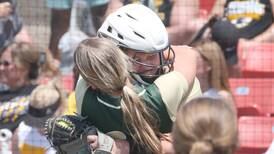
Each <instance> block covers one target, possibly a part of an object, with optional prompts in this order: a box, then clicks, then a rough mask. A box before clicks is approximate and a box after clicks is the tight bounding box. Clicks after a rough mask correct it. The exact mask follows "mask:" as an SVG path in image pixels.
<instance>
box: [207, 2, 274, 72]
mask: <svg viewBox="0 0 274 154" xmlns="http://www.w3.org/2000/svg"><path fill="white" fill-rule="evenodd" d="M273 8H274V0H258V1H255V0H241V1H238V0H216V2H215V5H214V7H213V10H212V12H211V14H212V15H218V16H219V17H220V18H221V19H219V20H218V21H217V22H216V23H215V24H214V25H213V26H212V38H213V40H215V41H216V42H217V43H218V44H219V45H220V46H221V48H222V49H223V52H224V55H225V58H226V60H227V63H228V65H229V70H230V72H234V71H235V72H236V73H234V74H232V73H230V74H232V76H233V77H239V76H240V74H239V73H238V72H239V67H240V66H239V65H238V57H237V46H238V43H240V42H241V41H243V42H246V43H250V44H253V42H256V43H258V42H273V41H274V39H273V38H274V24H273V21H274V18H273V13H274V12H273ZM239 40H240V41H239Z"/></svg>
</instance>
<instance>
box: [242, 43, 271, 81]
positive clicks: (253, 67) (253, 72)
mask: <svg viewBox="0 0 274 154" xmlns="http://www.w3.org/2000/svg"><path fill="white" fill-rule="evenodd" d="M238 57H239V64H240V67H241V72H242V76H243V77H259V78H262V77H274V44H272V43H255V44H252V45H250V44H244V43H240V44H239V46H238Z"/></svg>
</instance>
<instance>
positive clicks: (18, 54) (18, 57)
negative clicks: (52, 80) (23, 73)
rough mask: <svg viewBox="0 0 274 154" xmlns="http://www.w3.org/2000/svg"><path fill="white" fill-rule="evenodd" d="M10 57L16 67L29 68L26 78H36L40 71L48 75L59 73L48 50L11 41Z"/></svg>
mask: <svg viewBox="0 0 274 154" xmlns="http://www.w3.org/2000/svg"><path fill="white" fill-rule="evenodd" d="M8 49H9V50H11V53H12V58H13V61H14V62H15V64H16V65H17V66H18V67H23V68H26V69H27V70H29V75H28V78H29V79H30V80H32V79H37V77H38V75H39V73H40V72H43V73H44V74H46V75H48V76H54V75H56V74H58V73H59V69H58V67H57V66H56V65H55V63H54V62H53V58H52V56H51V54H50V52H48V51H39V49H38V48H37V47H34V46H32V45H31V44H29V43H25V42H16V43H12V44H11V45H10V46H9V47H8Z"/></svg>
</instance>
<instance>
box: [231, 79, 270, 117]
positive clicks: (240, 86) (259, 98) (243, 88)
mask: <svg viewBox="0 0 274 154" xmlns="http://www.w3.org/2000/svg"><path fill="white" fill-rule="evenodd" d="M229 83H230V87H231V90H232V94H233V96H234V98H235V102H236V106H237V108H245V107H253V108H256V109H257V111H258V112H261V115H274V79H270V78H263V79H261V78H260V79H259V78H237V79H229ZM256 106H257V107H256ZM241 114H242V115H244V113H240V115H241ZM254 114H256V113H255V112H254Z"/></svg>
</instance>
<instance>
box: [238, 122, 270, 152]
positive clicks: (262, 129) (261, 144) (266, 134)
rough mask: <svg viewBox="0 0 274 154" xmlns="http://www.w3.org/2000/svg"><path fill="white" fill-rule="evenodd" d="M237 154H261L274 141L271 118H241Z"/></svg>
mask: <svg viewBox="0 0 274 154" xmlns="http://www.w3.org/2000/svg"><path fill="white" fill-rule="evenodd" d="M238 124H239V125H238V128H239V144H240V146H239V150H238V152H237V154H262V153H264V152H265V151H266V150H267V148H268V147H269V146H270V144H271V142H272V139H274V132H273V131H274V118H273V117H241V118H239V121H238Z"/></svg>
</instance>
